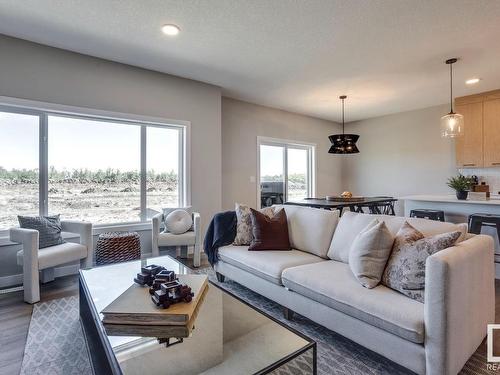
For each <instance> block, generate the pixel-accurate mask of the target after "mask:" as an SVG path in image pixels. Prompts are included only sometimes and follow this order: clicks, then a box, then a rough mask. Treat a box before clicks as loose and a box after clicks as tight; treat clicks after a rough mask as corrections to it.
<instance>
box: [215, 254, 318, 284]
mask: <svg viewBox="0 0 500 375" xmlns="http://www.w3.org/2000/svg"><path fill="white" fill-rule="evenodd" d="M219 259H220V260H222V261H224V262H226V263H229V264H232V265H233V266H236V267H239V268H241V269H243V270H245V271H247V272H250V273H252V274H254V275H257V276H259V277H262V278H263V279H265V280H267V281H270V282H272V283H274V284H278V285H282V284H281V273H282V272H283V270H284V269H286V268H289V267H295V266H300V265H303V264H310V263H317V262H326V261H325V260H324V259H322V258H320V257H317V256H315V255H312V254H309V253H305V252H303V251H299V250H290V251H280V250H275V251H273V250H269V251H248V246H233V245H229V246H223V247H220V248H219Z"/></svg>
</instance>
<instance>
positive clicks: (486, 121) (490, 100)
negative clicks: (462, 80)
mask: <svg viewBox="0 0 500 375" xmlns="http://www.w3.org/2000/svg"><path fill="white" fill-rule="evenodd" d="M455 108H456V112H457V113H460V114H461V115H463V116H464V135H463V136H461V137H457V138H456V139H455V150H456V159H457V167H469V168H479V167H483V166H484V167H500V90H495V91H489V92H484V93H481V94H475V95H470V96H464V97H461V98H456V99H455Z"/></svg>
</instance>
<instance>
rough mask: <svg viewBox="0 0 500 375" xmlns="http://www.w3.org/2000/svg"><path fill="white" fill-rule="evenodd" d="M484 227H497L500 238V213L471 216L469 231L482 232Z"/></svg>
mask: <svg viewBox="0 0 500 375" xmlns="http://www.w3.org/2000/svg"><path fill="white" fill-rule="evenodd" d="M482 227H493V228H497V235H498V238H499V239H500V215H495V214H472V215H470V216H469V233H474V234H481V228H482Z"/></svg>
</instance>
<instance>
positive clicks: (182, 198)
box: [177, 130, 187, 207]
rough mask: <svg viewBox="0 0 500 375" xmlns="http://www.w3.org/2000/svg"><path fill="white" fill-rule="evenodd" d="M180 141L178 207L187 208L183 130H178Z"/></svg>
mask: <svg viewBox="0 0 500 375" xmlns="http://www.w3.org/2000/svg"><path fill="white" fill-rule="evenodd" d="M178 137H179V139H178V141H179V166H178V171H179V172H178V173H177V191H178V201H177V205H178V206H179V207H183V206H187V199H186V196H187V193H186V187H185V179H184V175H185V174H186V173H187V171H186V168H185V165H184V159H185V156H184V132H183V131H182V130H178Z"/></svg>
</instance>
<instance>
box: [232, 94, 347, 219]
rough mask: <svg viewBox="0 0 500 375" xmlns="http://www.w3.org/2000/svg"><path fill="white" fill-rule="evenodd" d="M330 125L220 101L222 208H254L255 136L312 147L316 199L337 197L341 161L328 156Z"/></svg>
mask: <svg viewBox="0 0 500 375" xmlns="http://www.w3.org/2000/svg"><path fill="white" fill-rule="evenodd" d="M339 129H340V126H339V125H338V124H336V123H334V122H330V121H325V120H320V119H316V118H312V117H307V116H302V115H298V114H295V113H291V112H286V111H281V110H277V109H274V108H269V107H264V106H260V105H255V104H250V103H246V102H242V101H239V100H235V99H229V98H222V208H223V209H231V208H233V207H234V203H235V202H239V203H246V204H248V205H250V206H252V207H256V205H257V190H256V189H257V185H256V182H251V181H250V177H251V176H256V173H257V136H265V137H273V138H281V139H290V140H296V141H302V142H310V143H316V144H317V148H316V167H317V175H316V176H317V178H316V180H317V187H316V191H317V195H318V196H325V195H330V194H334V193H339V192H340V189H341V178H340V177H341V160H342V158H341V157H338V156H334V155H331V154H328V148H329V147H330V141H329V140H328V136H329V135H330V134H332V133H335V132H337V131H339Z"/></svg>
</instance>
